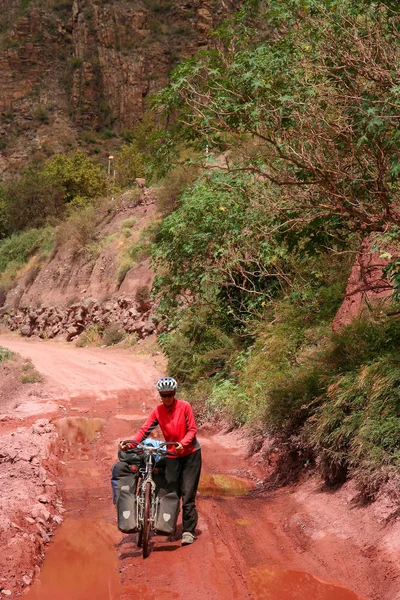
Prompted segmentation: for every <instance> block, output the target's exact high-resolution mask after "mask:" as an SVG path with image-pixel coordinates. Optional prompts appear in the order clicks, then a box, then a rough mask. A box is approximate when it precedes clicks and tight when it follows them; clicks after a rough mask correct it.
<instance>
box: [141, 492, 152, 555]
mask: <svg viewBox="0 0 400 600" xmlns="http://www.w3.org/2000/svg"><path fill="white" fill-rule="evenodd" d="M150 511H151V483H150V481H148V482H147V483H146V493H145V501H144V519H143V529H142V531H143V537H142V543H143V558H147V557H148V556H149V554H150V528H151V523H150Z"/></svg>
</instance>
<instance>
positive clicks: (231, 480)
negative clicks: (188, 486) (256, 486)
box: [199, 473, 253, 496]
mask: <svg viewBox="0 0 400 600" xmlns="http://www.w3.org/2000/svg"><path fill="white" fill-rule="evenodd" d="M252 487H253V486H252V484H251V483H250V482H248V481H244V480H242V479H237V477H231V476H228V475H209V474H208V473H202V475H201V478H200V485H199V492H200V493H201V494H204V495H205V496H245V495H246V494H247V493H248V492H249V490H250V489H251V488H252Z"/></svg>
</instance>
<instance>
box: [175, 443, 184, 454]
mask: <svg viewBox="0 0 400 600" xmlns="http://www.w3.org/2000/svg"><path fill="white" fill-rule="evenodd" d="M175 452H176V453H177V454H182V452H183V446H182V444H181V443H179V442H178V445H177V446H175Z"/></svg>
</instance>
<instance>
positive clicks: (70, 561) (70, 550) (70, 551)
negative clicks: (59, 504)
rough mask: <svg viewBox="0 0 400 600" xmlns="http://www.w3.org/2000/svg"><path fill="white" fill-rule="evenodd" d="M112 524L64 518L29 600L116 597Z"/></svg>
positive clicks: (116, 568) (103, 598) (116, 582)
mask: <svg viewBox="0 0 400 600" xmlns="http://www.w3.org/2000/svg"><path fill="white" fill-rule="evenodd" d="M117 540H118V535H117V536H116V532H115V527H113V526H112V525H109V524H108V523H105V522H102V521H97V522H95V521H87V520H83V519H77V520H66V521H65V522H64V523H63V524H62V525H61V527H60V529H59V530H58V531H57V535H56V536H55V539H54V543H53V544H52V545H51V546H50V547H49V550H48V552H47V555H46V560H45V562H44V565H43V568H42V571H41V573H40V578H39V580H38V581H36V582H35V584H34V586H33V587H32V589H31V590H30V591H29V592H28V594H27V598H29V600H50V599H51V600H71V599H72V598H73V600H88V599H89V598H96V600H111V599H112V598H118V597H119V595H118V592H119V576H118V556H117V553H116V551H115V547H114V544H115V543H116V542H117Z"/></svg>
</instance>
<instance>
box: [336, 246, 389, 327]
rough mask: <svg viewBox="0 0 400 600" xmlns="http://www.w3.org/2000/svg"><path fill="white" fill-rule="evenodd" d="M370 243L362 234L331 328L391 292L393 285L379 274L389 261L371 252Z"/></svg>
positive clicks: (381, 299) (383, 298)
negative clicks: (362, 238)
mask: <svg viewBox="0 0 400 600" xmlns="http://www.w3.org/2000/svg"><path fill="white" fill-rule="evenodd" d="M373 243H374V240H373V239H371V238H366V239H364V240H363V241H362V243H361V247H360V251H359V253H358V256H357V258H356V260H355V262H354V265H353V268H352V270H351V273H350V277H349V280H348V283H347V288H346V294H345V297H344V300H343V303H342V305H341V307H340V308H339V310H338V312H337V313H336V316H335V318H334V320H333V322H332V329H333V331H338V330H339V329H340V328H341V327H344V326H346V325H349V323H351V321H352V320H353V319H354V318H356V317H358V316H359V315H360V314H361V312H362V310H363V309H365V308H367V307H368V306H371V305H376V303H377V302H383V301H384V300H387V299H388V298H389V297H390V296H391V293H392V291H393V286H392V285H391V283H390V282H389V281H388V280H387V279H386V278H385V277H384V275H383V270H384V268H385V267H386V266H387V264H388V262H389V261H388V259H387V258H381V257H380V256H379V253H378V252H373V250H372V248H373Z"/></svg>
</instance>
